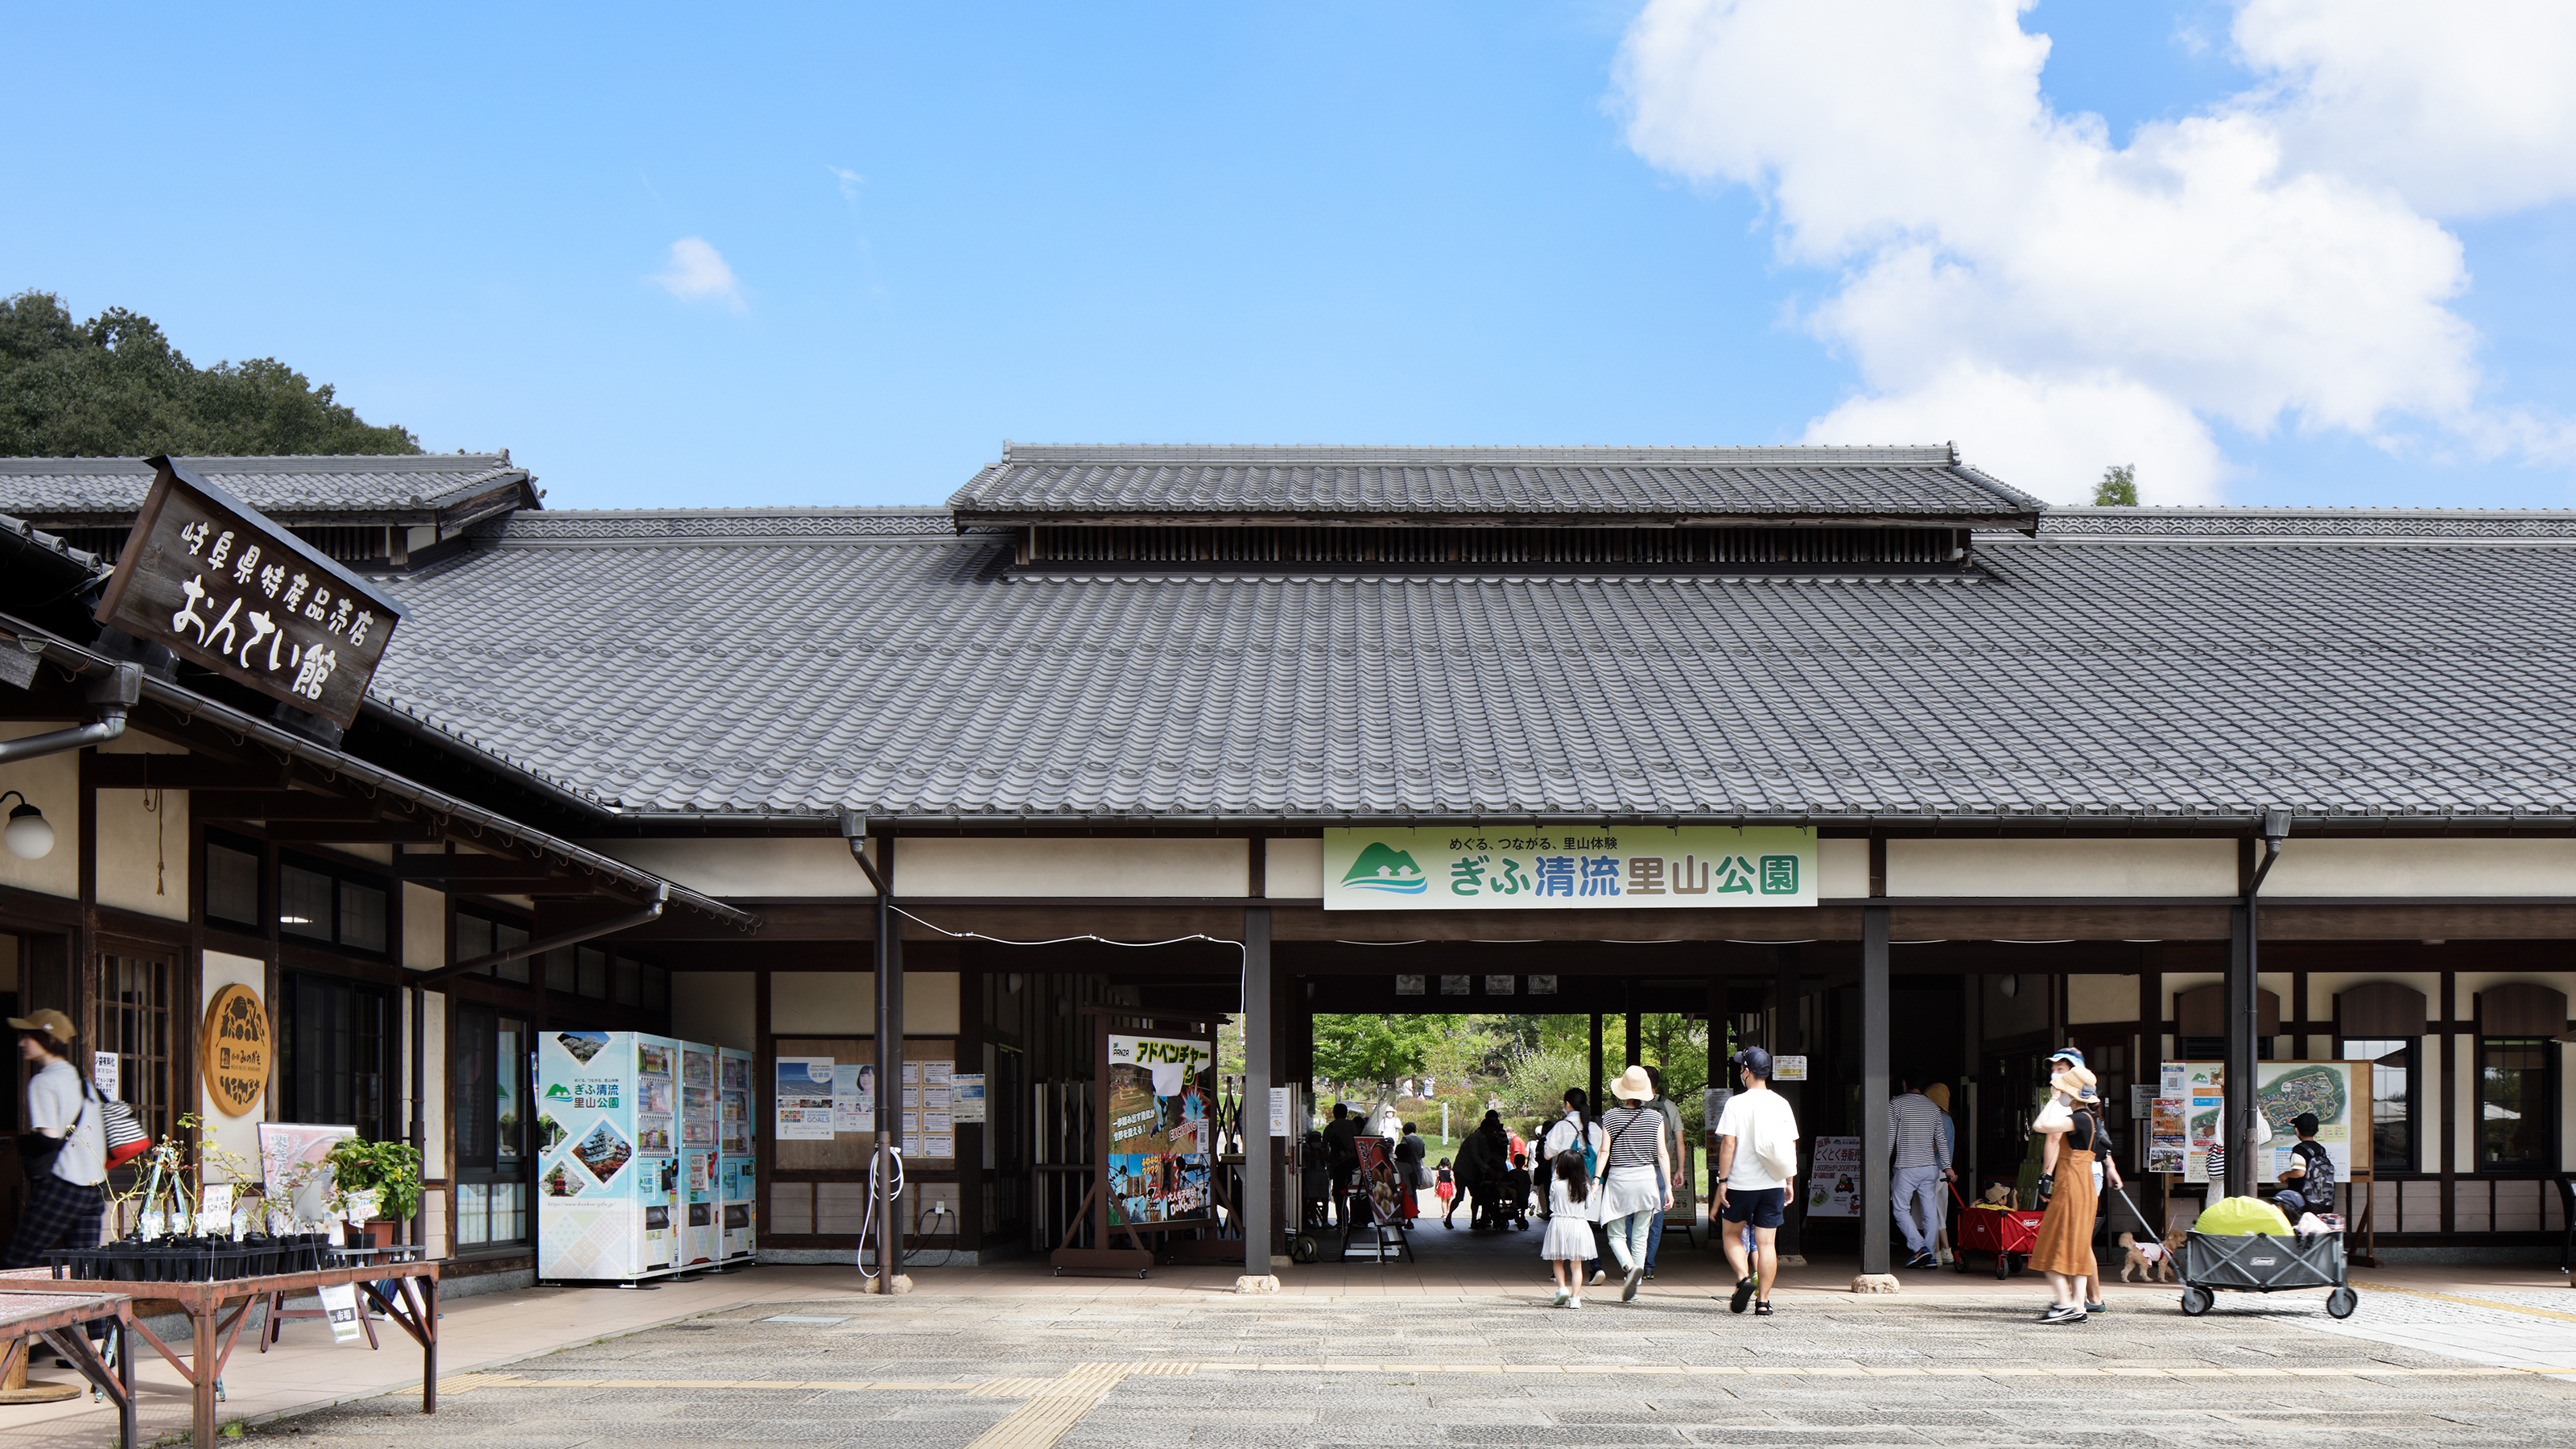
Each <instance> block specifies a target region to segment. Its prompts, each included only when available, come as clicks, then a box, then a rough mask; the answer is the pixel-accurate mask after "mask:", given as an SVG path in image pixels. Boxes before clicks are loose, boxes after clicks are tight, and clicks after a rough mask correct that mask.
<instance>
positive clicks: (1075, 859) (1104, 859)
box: [894, 837, 1323, 898]
mask: <svg viewBox="0 0 2576 1449" xmlns="http://www.w3.org/2000/svg"><path fill="white" fill-rule="evenodd" d="M894 870H895V879H894V889H895V894H896V896H897V897H898V898H900V897H903V896H1237V897H1239V896H1241V895H1243V894H1244V893H1245V892H1246V891H1247V890H1249V889H1250V888H1251V884H1252V875H1251V871H1252V853H1251V849H1250V842H1248V841H1242V840H1100V839H1093V838H1089V837H1073V838H1065V839H1054V840H1048V839H1019V838H1013V839H990V838H982V837H950V838H938V839H922V840H905V841H902V842H901V843H899V844H898V845H897V846H896V847H895V853H894ZM1322 893H1323V887H1322V885H1321V884H1320V878H1319V884H1318V885H1317V886H1316V894H1318V895H1321V894H1322Z"/></svg>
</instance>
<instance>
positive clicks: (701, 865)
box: [581, 837, 918, 896]
mask: <svg viewBox="0 0 2576 1449" xmlns="http://www.w3.org/2000/svg"><path fill="white" fill-rule="evenodd" d="M581 844H583V845H585V846H587V847H589V848H590V849H592V850H595V851H598V852H599V853H600V854H602V855H605V856H608V857H610V858H611V859H614V860H622V861H624V862H626V863H627V864H628V865H631V866H634V867H636V868H637V869H639V870H649V871H651V872H653V873H654V874H655V875H658V876H660V877H662V878H663V879H664V880H667V881H672V882H675V883H676V884H679V885H684V886H687V887H688V888H689V889H691V890H693V891H701V892H704V893H705V894H707V895H711V896H872V895H875V894H876V892H875V891H873V890H871V889H869V887H868V877H867V873H866V872H865V871H862V870H860V869H859V863H858V862H857V861H855V860H852V859H851V858H850V847H849V843H848V842H847V841H844V840H841V839H839V838H838V837H825V838H821V839H816V838H811V837H804V838H795V839H783V840H585V841H582V842H581ZM912 850H913V842H911V841H905V842H904V844H903V847H902V850H901V852H900V853H899V854H898V856H897V859H899V860H902V861H903V862H904V863H906V864H907V865H909V864H910V863H911V860H912ZM908 888H909V889H918V888H917V887H908Z"/></svg>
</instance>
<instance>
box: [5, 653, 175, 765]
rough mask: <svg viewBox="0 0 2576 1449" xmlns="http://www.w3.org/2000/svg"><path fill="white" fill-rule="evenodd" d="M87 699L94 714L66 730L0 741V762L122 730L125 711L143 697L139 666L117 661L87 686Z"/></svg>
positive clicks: (81, 745) (77, 745)
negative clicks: (95, 708) (88, 720)
mask: <svg viewBox="0 0 2576 1449" xmlns="http://www.w3.org/2000/svg"><path fill="white" fill-rule="evenodd" d="M87 697H88V699H89V702H90V703H92V704H94V705H97V706H98V707H99V711H98V718H97V719H96V720H95V721H93V722H91V723H89V724H85V725H76V726H74V727H73V728H71V729H67V730H49V731H47V732H46V733H44V734H41V735H29V736H27V737H26V738H25V739H22V740H5V741H0V765H14V764H16V763H17V762H18V761H20V760H33V759H37V758H40V757H42V756H45V755H59V754H61V753H62V752H63V751H65V750H78V749H85V748H87V747H89V746H91V745H103V744H106V743H107V742H108V741H109V740H112V739H116V738H118V737H120V736H122V735H123V734H124V733H125V715H126V711H128V710H130V709H132V708H133V707H134V706H135V705H136V704H137V703H139V702H140V701H141V700H142V698H143V666H142V665H140V664H120V665H118V666H116V672H115V673H114V674H111V675H109V676H108V677H107V678H105V679H102V680H99V681H98V682H97V683H95V684H92V685H91V686H90V687H89V693H88V696H87Z"/></svg>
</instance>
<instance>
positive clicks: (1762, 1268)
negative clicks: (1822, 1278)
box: [1717, 1047, 1798, 1318]
mask: <svg viewBox="0 0 2576 1449" xmlns="http://www.w3.org/2000/svg"><path fill="white" fill-rule="evenodd" d="M1732 1065H1733V1066H1734V1067H1735V1078H1736V1081H1737V1083H1738V1084H1740V1085H1741V1086H1742V1087H1743V1090H1742V1091H1740V1092H1737V1093H1736V1094H1735V1095H1733V1096H1731V1097H1729V1098H1727V1099H1726V1110H1725V1111H1723V1112H1720V1113H1719V1114H1718V1117H1717V1210H1718V1216H1719V1218H1720V1219H1721V1221H1723V1222H1724V1223H1726V1224H1727V1225H1728V1227H1727V1229H1726V1231H1725V1234H1724V1236H1725V1239H1726V1261H1727V1262H1728V1263H1729V1264H1731V1265H1732V1266H1733V1267H1734V1269H1735V1295H1734V1297H1733V1299H1732V1300H1730V1301H1729V1303H1728V1305H1727V1307H1728V1310H1729V1311H1730V1312H1734V1313H1742V1312H1743V1311H1744V1305H1745V1301H1746V1300H1747V1299H1751V1300H1753V1311H1754V1313H1755V1314H1756V1315H1757V1316H1760V1317H1763V1318H1768V1317H1770V1316H1771V1284H1772V1282H1773V1280H1774V1279H1776V1278H1778V1277H1779V1275H1780V1250H1779V1235H1780V1224H1781V1223H1782V1222H1783V1221H1784V1220H1785V1219H1786V1217H1787V1209H1788V1205H1789V1193H1790V1190H1791V1188H1792V1187H1793V1186H1794V1184H1795V1182H1796V1180H1797V1163H1798V1117H1797V1114H1796V1113H1795V1112H1792V1111H1791V1110H1790V1109H1789V1099H1788V1098H1786V1097H1783V1096H1781V1095H1780V1094H1779V1093H1777V1092H1775V1091H1772V1090H1771V1054H1770V1053H1769V1052H1767V1051H1764V1050H1763V1049H1762V1048H1760V1047H1746V1048H1745V1049H1744V1050H1742V1051H1740V1052H1737V1053H1736V1054H1735V1056H1734V1058H1733V1061H1732ZM1784 1164H1785V1166H1784ZM1742 1223H1750V1224H1752V1225H1753V1240H1754V1251H1753V1253H1752V1255H1751V1257H1750V1258H1749V1259H1748V1258H1747V1256H1746V1253H1745V1251H1744V1243H1743V1241H1742V1237H1741V1234H1740V1233H1738V1232H1737V1231H1735V1225H1737V1224H1742Z"/></svg>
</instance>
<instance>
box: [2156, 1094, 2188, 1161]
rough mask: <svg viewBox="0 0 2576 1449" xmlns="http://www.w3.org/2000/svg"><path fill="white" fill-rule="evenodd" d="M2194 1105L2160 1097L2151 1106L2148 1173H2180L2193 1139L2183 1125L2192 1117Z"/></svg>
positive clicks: (2186, 1100) (2178, 1099)
mask: <svg viewBox="0 0 2576 1449" xmlns="http://www.w3.org/2000/svg"><path fill="white" fill-rule="evenodd" d="M2190 1107H2191V1104H2190V1101H2189V1099H2187V1098H2182V1097H2158V1098H2156V1099H2155V1101H2153V1102H2151V1103H2149V1104H2148V1112H2149V1116H2148V1119H2147V1171H2149V1172H2180V1171H2182V1170H2183V1166H2184V1162H2183V1159H2184V1157H2185V1155H2186V1154H2187V1153H2188V1152H2189V1150H2190V1145H2189V1144H2190V1139H2189V1137H2188V1136H2187V1135H2186V1133H2185V1132H2184V1129H2183V1121H2184V1118H2185V1117H2186V1116H2188V1115H2189V1113H2190Z"/></svg>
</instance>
